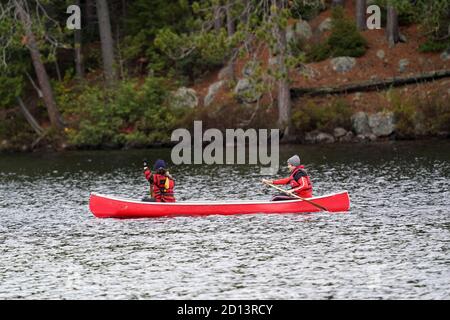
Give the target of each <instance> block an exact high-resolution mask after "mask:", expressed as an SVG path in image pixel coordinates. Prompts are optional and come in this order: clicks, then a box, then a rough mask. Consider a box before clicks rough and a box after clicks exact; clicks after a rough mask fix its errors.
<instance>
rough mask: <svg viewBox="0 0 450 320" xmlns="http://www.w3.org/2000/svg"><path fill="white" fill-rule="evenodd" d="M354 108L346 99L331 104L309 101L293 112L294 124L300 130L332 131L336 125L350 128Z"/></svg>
mask: <svg viewBox="0 0 450 320" xmlns="http://www.w3.org/2000/svg"><path fill="white" fill-rule="evenodd" d="M351 115H352V110H351V107H350V105H348V104H347V103H346V102H345V101H344V100H337V101H335V102H333V103H331V104H329V105H317V104H315V103H314V102H313V101H308V102H307V103H306V105H304V106H302V107H300V108H299V109H298V110H296V111H294V112H293V114H292V124H293V126H294V128H295V129H296V130H298V131H299V132H308V131H312V130H321V131H332V130H333V129H334V128H336V127H343V128H346V129H350V127H351V123H350V118H351Z"/></svg>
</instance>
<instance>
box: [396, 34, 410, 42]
mask: <svg viewBox="0 0 450 320" xmlns="http://www.w3.org/2000/svg"><path fill="white" fill-rule="evenodd" d="M398 40H400V42H403V43H406V42H407V41H408V38H406V36H405V35H404V34H402V33H400V34H399V35H398Z"/></svg>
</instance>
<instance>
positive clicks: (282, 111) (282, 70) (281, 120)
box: [272, 0, 291, 139]
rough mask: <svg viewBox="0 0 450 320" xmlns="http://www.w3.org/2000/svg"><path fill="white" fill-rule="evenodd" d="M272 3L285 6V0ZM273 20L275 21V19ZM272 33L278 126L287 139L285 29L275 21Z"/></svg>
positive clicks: (289, 103)
mask: <svg viewBox="0 0 450 320" xmlns="http://www.w3.org/2000/svg"><path fill="white" fill-rule="evenodd" d="M272 5H273V6H277V7H278V8H279V10H281V9H282V8H285V7H286V0H278V1H277V0H272ZM277 14H279V13H277ZM274 20H275V21H276V20H277V19H274ZM274 34H275V37H276V42H277V52H278V55H277V57H278V71H279V74H280V75H281V76H280V78H279V79H278V99H277V100H278V126H279V128H280V130H282V132H283V133H284V136H283V139H287V138H288V137H289V127H290V121H291V95H290V85H289V70H288V67H287V65H286V61H285V60H286V56H287V40H286V30H284V29H283V28H281V26H279V25H278V24H277V23H275V24H274Z"/></svg>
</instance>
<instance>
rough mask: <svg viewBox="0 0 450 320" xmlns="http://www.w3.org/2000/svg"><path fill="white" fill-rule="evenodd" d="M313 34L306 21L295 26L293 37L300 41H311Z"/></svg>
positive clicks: (301, 21)
mask: <svg viewBox="0 0 450 320" xmlns="http://www.w3.org/2000/svg"><path fill="white" fill-rule="evenodd" d="M312 35H313V33H312V29H311V26H310V25H309V23H308V22H307V21H304V20H300V21H298V22H297V23H296V24H295V36H296V37H298V38H301V39H305V40H309V39H311V37H312Z"/></svg>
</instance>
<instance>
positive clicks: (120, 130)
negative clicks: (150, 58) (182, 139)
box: [56, 77, 185, 147]
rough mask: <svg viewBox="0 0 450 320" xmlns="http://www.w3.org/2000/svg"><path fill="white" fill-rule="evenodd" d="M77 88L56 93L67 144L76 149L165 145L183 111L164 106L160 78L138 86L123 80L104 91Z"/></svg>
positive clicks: (163, 86) (165, 90)
mask: <svg viewBox="0 0 450 320" xmlns="http://www.w3.org/2000/svg"><path fill="white" fill-rule="evenodd" d="M79 89H80V88H78V89H75V88H74V89H67V88H66V87H61V86H59V87H57V90H56V92H57V98H58V101H59V104H60V105H63V104H64V108H63V113H64V117H65V118H66V119H68V124H69V128H68V129H67V130H66V134H67V137H68V139H69V143H71V144H72V145H75V146H77V147H100V146H109V147H121V146H125V145H127V146H145V145H150V144H152V143H156V142H167V141H168V140H169V139H170V136H169V132H171V130H172V129H173V128H174V127H175V125H176V124H177V121H179V120H180V119H181V118H182V117H183V115H184V112H185V111H183V110H171V109H170V108H169V107H168V105H167V102H166V101H167V96H168V92H169V91H168V86H167V84H166V83H165V81H163V80H162V79H160V78H155V77H148V78H147V79H146V80H145V81H144V83H143V84H142V85H140V86H139V85H138V84H137V82H136V81H123V82H121V83H119V84H117V87H116V88H114V89H113V90H106V91H105V90H104V89H103V88H102V87H97V86H86V87H83V88H81V90H79Z"/></svg>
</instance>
